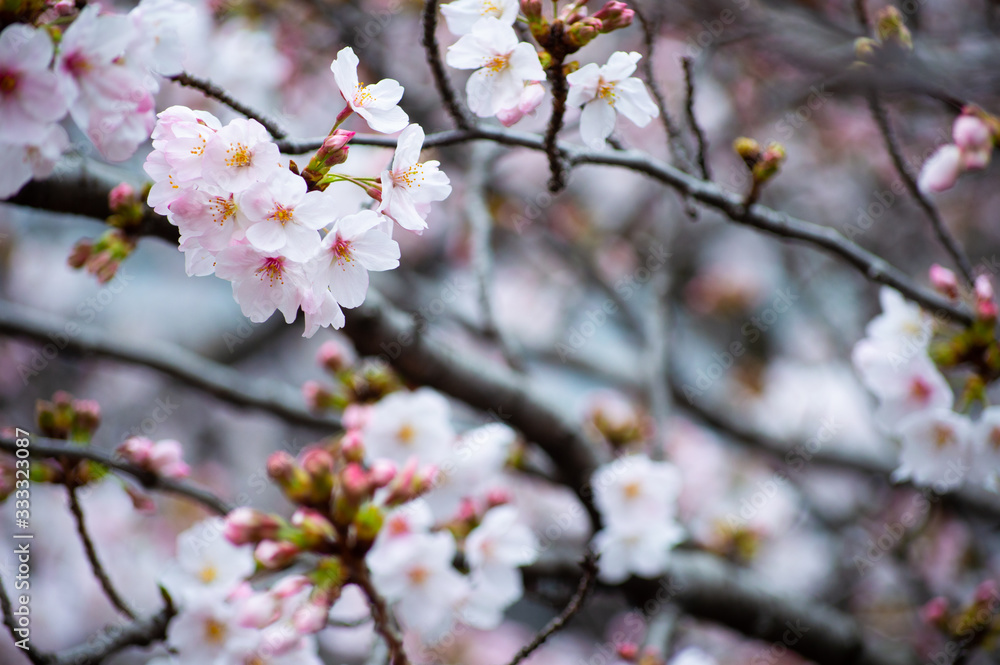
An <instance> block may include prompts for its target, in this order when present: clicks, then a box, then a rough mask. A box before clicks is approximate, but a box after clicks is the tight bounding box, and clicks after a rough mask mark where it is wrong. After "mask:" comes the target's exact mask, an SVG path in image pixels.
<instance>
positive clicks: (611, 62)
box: [566, 51, 660, 149]
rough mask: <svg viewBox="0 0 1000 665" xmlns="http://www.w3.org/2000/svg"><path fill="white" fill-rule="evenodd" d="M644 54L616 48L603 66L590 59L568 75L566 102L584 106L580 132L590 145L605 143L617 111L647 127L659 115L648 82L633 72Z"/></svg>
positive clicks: (597, 145)
mask: <svg viewBox="0 0 1000 665" xmlns="http://www.w3.org/2000/svg"><path fill="white" fill-rule="evenodd" d="M641 57H642V56H641V55H639V54H638V53H636V52H634V51H633V52H631V53H625V52H623V51H617V52H615V53H613V54H611V57H610V58H608V63H607V64H606V65H604V66H601V67H599V66H598V65H597V64H595V63H589V64H586V65H584V66H583V67H581V68H580V69H578V70H577V71H575V72H573V73H571V74H569V75H568V76H566V81H567V82H568V83H569V96H568V97H567V99H566V103H567V104H569V105H570V106H580V105H582V106H583V113H582V115H581V116H580V136H581V137H582V138H583V142H584V143H586V144H587V145H588V146H589V147H591V148H594V149H601V148H603V147H604V142H605V140H606V139H607V138H608V136H610V135H611V132H612V130H614V128H615V112H618V113H621V114H622V115H624V116H625V117H626V118H628V119H629V120H631V121H632V122H633V123H635V124H636V125H638V126H639V127H645V126H646V125H648V124H649V121H650V120H652V119H653V118H655V117H657V116H659V115H660V110H659V108H658V107H657V106H656V104H655V103H654V102H653V99H652V97H650V95H649V92H648V91H647V90H646V86H645V84H644V83H643V82H642V81H640V80H639V79H637V78H635V77H632V76H631V74H632V72H634V71H635V67H636V63H637V62H639V59H640V58H641Z"/></svg>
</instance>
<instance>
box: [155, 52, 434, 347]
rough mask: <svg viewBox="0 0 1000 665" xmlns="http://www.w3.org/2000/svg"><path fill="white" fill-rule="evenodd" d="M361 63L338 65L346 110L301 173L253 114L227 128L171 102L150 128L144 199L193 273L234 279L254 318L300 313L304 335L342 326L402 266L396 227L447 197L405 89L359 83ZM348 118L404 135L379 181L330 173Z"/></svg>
mask: <svg viewBox="0 0 1000 665" xmlns="http://www.w3.org/2000/svg"><path fill="white" fill-rule="evenodd" d="M357 66H358V60H357V57H356V56H355V55H354V52H353V51H352V50H351V49H350V48H345V49H343V50H342V51H341V52H340V53H339V54H338V57H337V58H336V59H335V60H334V61H333V63H332V65H331V69H332V70H333V73H334V76H335V77H336V80H337V83H338V86H339V88H340V90H341V93H342V95H343V96H344V99H345V100H346V102H347V107H346V108H345V109H344V112H343V113H341V114H340V117H338V119H337V126H335V128H334V130H333V131H331V133H330V136H329V137H328V138H327V140H326V141H325V142H324V144H323V146H322V147H321V148H320V149H319V151H318V152H317V153H316V156H315V157H314V158H313V159H312V160H311V161H310V163H309V165H308V167H307V168H306V169H305V170H304V171H303V172H302V173H301V174H300V173H298V172H297V171H295V170H292V169H291V168H290V164H289V163H288V162H287V161H285V160H283V158H282V157H281V154H280V151H279V148H278V145H277V144H276V143H274V142H273V141H272V140H271V138H270V136H269V135H268V133H267V130H266V129H265V128H264V126H263V125H261V124H260V123H259V122H258V121H256V120H253V119H243V118H238V119H235V120H233V121H231V122H230V123H229V124H227V125H226V126H222V124H221V123H220V121H219V120H218V119H217V118H215V117H214V116H213V115H211V114H210V113H207V112H204V111H196V110H192V109H189V108H187V107H183V106H174V107H171V108H168V109H166V110H165V111H163V112H161V113H160V114H159V116H158V118H159V119H158V121H157V123H156V126H155V127H154V128H153V132H152V138H153V151H152V152H151V153H150V154H149V157H148V158H147V160H146V163H145V170H146V173H147V174H149V176H150V177H151V178H152V179H153V180H154V184H153V186H152V188H151V189H150V192H149V197H148V203H149V205H150V206H152V207H153V209H154V210H155V211H156V212H158V213H160V214H162V215H165V216H166V217H167V219H168V220H169V221H170V223H171V224H173V225H175V226H176V227H177V228H178V229H179V231H180V249H181V251H182V252H184V254H185V263H186V269H187V273H188V274H189V275H198V276H203V275H209V274H213V273H214V274H215V275H216V276H217V277H220V278H222V279H226V280H229V281H230V282H232V285H233V295H234V297H235V299H236V301H237V302H238V303H239V304H240V307H241V309H242V310H243V313H244V314H245V315H246V316H248V317H249V318H250V320H251V321H254V322H261V321H264V320H265V319H267V318H268V317H270V316H271V315H272V314H273V313H274V312H275V310H278V311H280V312H281V313H282V314H283V315H284V317H285V320H286V321H287V322H288V323H292V322H293V321H294V320H295V317H296V315H297V313H298V311H299V309H301V310H302V312H303V313H304V314H305V333H304V334H305V336H311V335H313V334H314V333H315V332H316V330H317V329H318V328H320V327H325V326H333V327H334V328H339V327H341V326H343V325H344V314H343V310H342V308H344V307H346V308H353V307H357V306H359V305H361V303H362V302H363V301H364V299H365V295H366V293H367V290H368V280H369V277H368V273H369V272H370V271H382V270H391V269H393V268H396V267H397V266H398V265H399V256H400V254H399V245H398V244H397V243H396V241H395V240H393V239H392V233H393V225H394V223H395V224H398V225H399V226H400V227H402V228H404V229H407V230H410V231H415V232H420V231H422V230H423V229H424V228H426V226H427V223H426V221H425V220H426V217H427V214H428V212H429V210H430V203H431V202H432V201H441V200H443V199H445V198H446V197H447V196H448V195H449V194H450V193H451V185H450V184H449V181H448V177H447V176H446V175H445V174H444V173H442V172H441V171H440V170H438V163H437V162H436V161H428V162H419V158H420V151H421V148H422V146H423V141H424V132H423V129H422V128H421V127H420V126H419V125H415V124H409V125H408V124H407V116H406V114H405V112H404V111H403V110H402V109H401V108H399V106H398V105H397V103H398V102H399V100H400V99H401V97H402V94H403V88H402V87H401V86H400V85H399V84H398V83H397V82H396V81H393V80H391V79H385V80H382V81H379V82H378V83H376V84H373V85H369V86H362V85H360V84H359V83H358V75H357ZM352 113H356V114H358V115H359V116H361V117H362V118H364V119H365V120H366V121H367V122H368V124H369V126H370V127H371V128H372V129H374V130H376V131H382V132H397V131H400V130H402V132H401V134H400V135H399V139H398V144H397V148H396V152H395V155H394V157H393V160H392V163H391V164H390V165H387V167H386V169H385V170H383V171H382V173H381V174H380V175H379V176H378V177H362V176H349V175H344V174H339V173H333V172H331V167H333V166H336V165H339V164H342V163H344V162H345V161H346V159H347V156H348V149H349V146H348V143H349V141H350V140H351V138H353V136H354V132H348V131H344V130H341V129H339V128H338V127H339V126H340V124H341V123H343V121H344V120H346V119H347V118H348V117H349V116H350V115H351V114H352ZM335 182H347V183H349V184H353V185H357V186H360V187H363V188H364V189H365V191H366V192H367V193H368V194H369V195H370V196H371V197H372V201H373V204H377V205H373V207H372V208H371V209H363V210H357V211H353V210H352V211H346V210H344V209H343V206H342V205H341V203H340V200H341V198H342V197H338V196H337V195H336V194H335V193H334V192H333V191H332V190H331V189H330V187H329V185H331V184H333V183H335Z"/></svg>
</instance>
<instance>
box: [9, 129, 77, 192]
mask: <svg viewBox="0 0 1000 665" xmlns="http://www.w3.org/2000/svg"><path fill="white" fill-rule="evenodd" d="M67 148H69V136H68V135H67V134H66V130H65V129H63V128H62V127H60V126H59V125H49V127H48V129H46V130H45V132H44V133H43V134H42V137H41V139H40V140H39V141H38V142H37V143H27V144H22V143H7V142H5V141H0V162H2V163H3V165H4V167H3V168H2V169H0V199H4V198H7V197H8V196H11V195H13V194H16V193H17V192H18V190H20V189H21V187H23V186H24V185H25V184H26V183H27V182H28V181H29V180H31V179H32V178H46V177H48V176H49V175H51V174H52V171H53V170H54V169H55V166H56V163H57V162H58V161H59V157H61V156H62V154H63V152H64V151H65V150H66V149H67Z"/></svg>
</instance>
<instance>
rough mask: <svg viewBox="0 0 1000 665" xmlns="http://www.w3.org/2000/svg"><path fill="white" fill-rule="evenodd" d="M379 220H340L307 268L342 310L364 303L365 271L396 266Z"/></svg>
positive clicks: (369, 214) (394, 249) (394, 247)
mask: <svg viewBox="0 0 1000 665" xmlns="http://www.w3.org/2000/svg"><path fill="white" fill-rule="evenodd" d="M300 180H301V178H300ZM383 220H384V218H383V217H382V215H380V214H378V213H377V212H375V211H374V210H362V211H361V212H359V213H357V214H354V215H347V216H346V217H341V218H340V219H338V220H337V222H336V223H335V224H334V225H333V228H331V229H330V231H329V233H327V234H326V237H325V238H323V242H322V244H321V245H320V248H319V252H318V253H317V254H316V256H315V258H313V260H312V262H311V263H310V265H309V267H308V271H309V273H310V275H311V276H312V279H311V281H312V282H313V284H314V285H315V286H317V287H319V288H322V289H325V288H327V287H329V289H330V293H331V294H333V298H334V299H335V300H336V301H337V302H338V303H339V304H340V305H341V306H343V307H348V308H351V307H357V306H358V305H360V304H361V303H362V302H364V300H365V295H366V294H367V293H368V271H370V270H375V271H380V270H392V269H393V268H396V267H398V266H399V245H398V244H396V241H395V240H393V239H392V238H390V237H389V236H388V235H386V234H385V233H383V232H382V231H381V230H380V229H379V228H378V226H379V224H381V222H382V221H383ZM248 234H249V231H248Z"/></svg>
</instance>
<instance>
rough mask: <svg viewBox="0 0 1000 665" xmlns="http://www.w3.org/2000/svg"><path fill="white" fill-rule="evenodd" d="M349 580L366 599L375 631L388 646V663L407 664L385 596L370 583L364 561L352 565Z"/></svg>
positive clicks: (401, 640)
mask: <svg viewBox="0 0 1000 665" xmlns="http://www.w3.org/2000/svg"><path fill="white" fill-rule="evenodd" d="M351 581H353V582H354V583H355V584H357V585H358V587H359V588H360V589H361V591H362V592H363V593H364V594H365V598H366V599H367V600H368V607H369V608H370V609H371V611H372V620H373V621H374V622H375V631H376V632H377V633H378V634H379V635H380V636H381V637H382V639H383V640H385V643H386V646H388V647H389V663H390V665H409V660H408V659H407V657H406V650H405V649H404V648H403V637H402V635H400V634H399V631H397V630H396V627H395V626H394V625H393V619H392V615H391V614H390V613H389V607H388V605H387V604H386V602H385V598H383V597H382V595H381V594H380V593H379V592H378V589H376V588H375V585H374V584H372V581H371V578H370V577H369V575H368V569H367V568H366V567H365V563H364V561H359V562H357V563H356V565H355V566H354V568H353V570H352V572H351Z"/></svg>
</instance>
